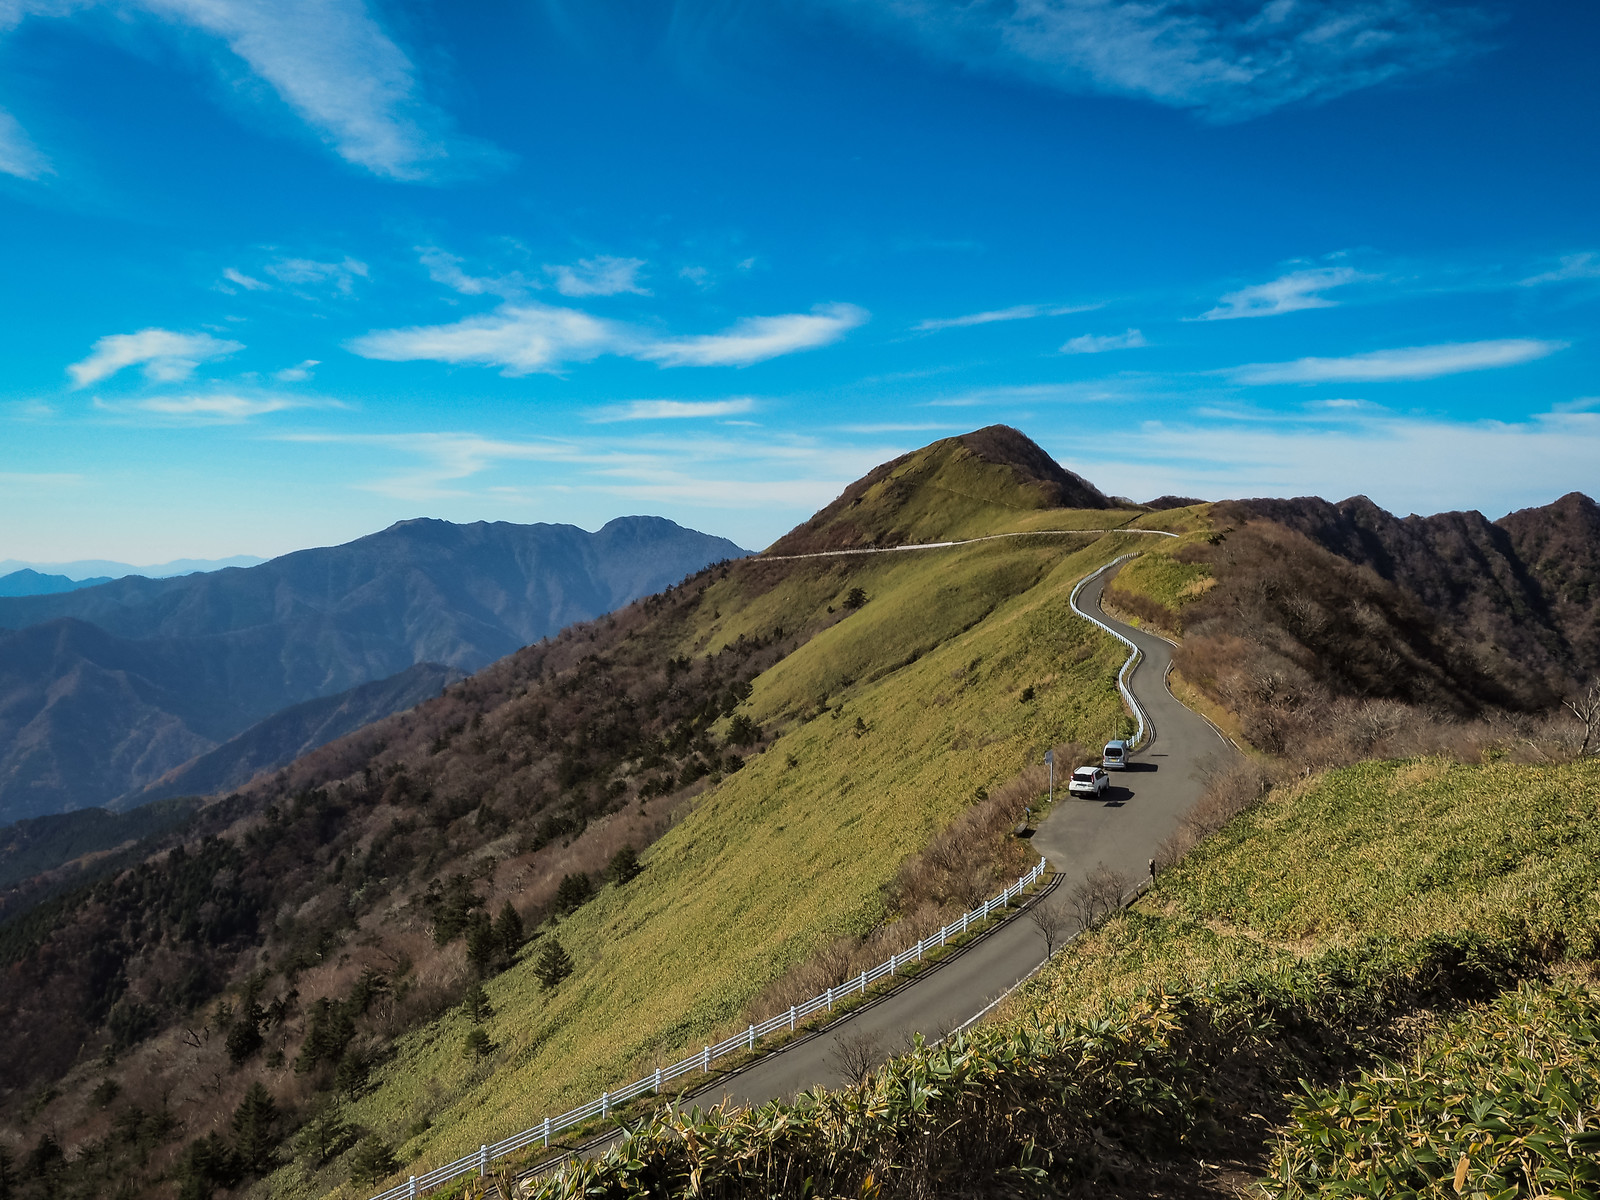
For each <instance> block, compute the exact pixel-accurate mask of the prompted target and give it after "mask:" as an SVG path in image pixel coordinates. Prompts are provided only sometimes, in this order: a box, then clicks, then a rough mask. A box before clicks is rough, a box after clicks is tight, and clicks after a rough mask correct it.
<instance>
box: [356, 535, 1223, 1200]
mask: <svg viewBox="0 0 1600 1200" xmlns="http://www.w3.org/2000/svg"><path fill="white" fill-rule="evenodd" d="M1062 532H1068V531H1064V530H1042V531H1039V533H1041V534H1049V533H1062ZM1074 532H1075V531H1074ZM1084 532H1099V531H1084ZM1126 532H1135V533H1142V532H1154V531H1149V530H1131V531H1126ZM1167 536H1171V535H1170V534H1169V535H1167ZM969 540H972V541H986V540H989V539H987V538H978V539H969ZM964 544H966V543H965V542H949V543H930V544H922V545H911V546H903V547H883V548H874V549H871V550H867V551H831V552H824V553H821V554H817V555H796V556H793V557H827V556H829V555H836V554H841V553H845V554H854V553H863V552H864V553H887V552H891V551H894V550H925V549H937V548H941V547H943V546H947V545H964ZM1126 557H1132V556H1131V555H1129V556H1126ZM1122 561H1124V560H1122V559H1119V560H1117V562H1115V563H1113V564H1111V565H1110V566H1109V567H1107V568H1102V569H1101V570H1100V571H1097V572H1095V573H1094V574H1093V575H1091V576H1089V578H1087V579H1086V580H1083V581H1082V582H1080V583H1079V585H1078V586H1077V588H1076V589H1075V590H1074V593H1073V597H1072V606H1073V608H1074V609H1075V610H1076V611H1077V612H1078V613H1079V615H1080V616H1082V617H1084V618H1085V619H1087V620H1090V621H1093V622H1095V623H1096V624H1097V625H1100V626H1101V627H1102V628H1104V629H1107V630H1108V631H1110V632H1112V633H1114V634H1115V635H1116V636H1117V637H1118V638H1119V639H1121V640H1122V641H1123V642H1124V643H1126V644H1127V645H1129V646H1132V647H1135V648H1137V650H1138V651H1139V657H1138V659H1137V661H1136V662H1135V664H1134V666H1133V668H1132V670H1131V671H1130V670H1129V669H1128V668H1127V667H1124V669H1123V672H1122V673H1121V675H1119V685H1120V686H1122V687H1123V689H1124V695H1125V697H1128V698H1129V699H1130V700H1131V702H1132V703H1133V704H1134V705H1135V707H1136V709H1138V710H1139V713H1138V715H1139V716H1140V717H1141V724H1142V727H1143V729H1144V731H1145V741H1144V744H1143V745H1142V746H1141V747H1140V749H1139V750H1138V751H1137V752H1135V753H1134V755H1133V756H1132V759H1131V761H1130V763H1129V766H1128V768H1127V769H1126V770H1124V771H1120V772H1113V773H1112V781H1113V786H1112V787H1111V789H1110V790H1109V791H1108V792H1106V793H1105V794H1104V795H1103V796H1102V797H1101V798H1100V799H1097V800H1079V799H1077V798H1072V797H1066V796H1064V797H1063V798H1062V799H1061V800H1060V801H1059V802H1058V803H1057V804H1056V806H1055V808H1054V810H1053V811H1052V812H1051V813H1050V815H1049V817H1048V818H1046V819H1045V820H1044V821H1042V822H1040V824H1039V828H1038V830H1037V831H1036V832H1035V834H1034V837H1033V845H1034V848H1035V849H1036V850H1038V851H1039V853H1041V854H1042V855H1044V856H1045V857H1047V858H1048V859H1049V860H1050V863H1051V865H1052V866H1054V867H1055V869H1056V872H1057V880H1056V884H1055V886H1054V887H1053V888H1052V889H1050V890H1048V891H1047V892H1045V893H1044V894H1042V895H1040V896H1038V897H1037V898H1035V899H1034V900H1033V901H1032V903H1035V904H1044V905H1051V906H1054V907H1055V908H1057V909H1058V910H1061V911H1062V912H1063V914H1064V913H1065V910H1066V909H1067V907H1068V906H1069V904H1070V897H1071V895H1072V892H1073V889H1074V888H1075V887H1076V886H1077V885H1078V884H1079V883H1081V882H1083V881H1084V880H1086V879H1087V878H1088V876H1089V874H1090V872H1092V871H1093V870H1095V868H1096V867H1098V866H1099V865H1101V864H1104V865H1106V866H1107V867H1110V868H1111V869H1112V870H1114V871H1117V872H1119V873H1120V874H1122V875H1124V876H1126V877H1127V878H1128V880H1129V881H1130V883H1131V882H1133V881H1137V880H1140V879H1142V878H1144V877H1145V876H1146V875H1147V873H1148V865H1147V864H1148V863H1149V862H1150V860H1151V859H1152V858H1154V857H1155V855H1156V853H1157V851H1158V849H1159V847H1160V845H1161V843H1162V842H1163V841H1164V840H1165V839H1166V838H1167V837H1168V836H1169V835H1171V834H1172V833H1173V831H1174V830H1176V829H1177V827H1178V822H1179V820H1180V818H1181V817H1182V815H1183V813H1184V812H1185V811H1186V810H1187V809H1188V808H1189V806H1190V805H1191V804H1193V803H1194V801H1195V800H1196V799H1197V798H1198V795H1199V792H1200V784H1199V782H1198V781H1197V779H1196V776H1195V767H1196V766H1198V765H1199V764H1200V763H1202V762H1203V761H1205V760H1206V759H1207V758H1209V757H1213V756H1216V755H1219V754H1223V755H1226V754H1231V753H1234V752H1235V751H1234V749H1233V747H1232V744H1231V743H1230V742H1229V741H1228V740H1227V739H1226V738H1224V737H1223V735H1222V734H1221V733H1220V732H1218V731H1217V730H1216V729H1215V728H1214V727H1213V726H1212V725H1211V724H1210V723H1209V722H1207V721H1206V720H1205V719H1204V718H1203V717H1200V716H1198V715H1196V714H1195V713H1193V712H1191V711H1190V710H1189V709H1187V708H1185V707H1184V706H1183V705H1182V704H1180V703H1179V702H1178V700H1177V699H1176V698H1175V697H1174V696H1173V695H1172V693H1171V692H1170V691H1169V690H1168V688H1167V684H1166V680H1167V673H1168V672H1169V671H1170V670H1171V667H1172V644H1171V643H1169V642H1167V641H1166V640H1165V639H1163V638H1160V637H1156V636H1154V635H1152V634H1149V633H1145V632H1143V631H1142V630H1138V629H1134V628H1132V627H1131V626H1128V625H1124V624H1123V623H1122V622H1120V621H1114V620H1112V619H1111V618H1110V617H1108V616H1106V615H1105V613H1104V612H1103V611H1102V610H1101V607H1100V600H1101V594H1102V593H1103V591H1104V589H1105V585H1106V584H1107V583H1108V582H1109V581H1110V580H1111V579H1112V578H1114V577H1115V575H1116V571H1117V569H1118V568H1119V567H1120V565H1121V563H1122ZM1130 653H1131V651H1130ZM1059 782H1060V784H1061V785H1062V787H1063V788H1064V787H1065V780H1061V781H1059ZM1045 961H1046V954H1045V942H1044V936H1043V934H1041V933H1040V931H1039V928H1038V927H1037V926H1036V925H1035V924H1034V923H1033V922H1032V921H1031V920H1029V919H1028V918H1027V917H1026V916H1020V915H1019V916H1016V917H1013V918H1011V919H1010V920H1008V921H1006V922H1004V923H1003V924H1001V925H999V926H997V927H995V928H994V929H993V930H991V931H990V932H988V933H987V934H985V935H984V936H982V937H980V938H978V939H977V940H975V941H973V942H971V943H969V944H968V945H967V946H965V947H963V948H962V949H960V950H959V951H957V952H956V953H954V954H952V955H951V956H949V957H948V958H945V959H943V960H941V961H940V962H939V963H938V964H936V965H935V966H933V967H931V968H930V969H928V970H926V971H925V972H923V973H921V974H919V975H917V976H915V977H913V978H912V979H911V980H909V981H907V982H906V983H905V984H903V985H901V986H900V987H899V988H897V989H895V990H894V991H891V992H889V993H887V994H885V995H883V996H880V997H878V998H876V999H874V1000H872V1001H871V1002H870V1003H868V1004H866V1005H863V1006H862V1007H861V1008H858V1009H856V1010H855V1011H854V1012H852V1013H851V1014H849V1015H848V1016H845V1017H841V1018H840V1019H839V1020H838V1021H836V1022H834V1023H833V1024H831V1025H829V1026H827V1027H825V1028H823V1029H821V1030H818V1031H817V1032H815V1033H813V1034H810V1035H808V1036H806V1037H803V1038H801V1039H800V1040H798V1041H795V1042H792V1043H790V1044H789V1045H788V1046H786V1047H784V1048H783V1049H781V1050H777V1051H774V1052H773V1053H770V1054H767V1055H765V1056H763V1057H761V1058H758V1059H756V1060H755V1061H754V1062H752V1063H750V1064H749V1065H748V1066H746V1067H743V1068H741V1069H739V1070H737V1071H734V1072H731V1073H729V1074H727V1075H721V1076H719V1077H717V1078H716V1079H715V1080H714V1081H713V1082H712V1083H710V1084H709V1085H708V1086H707V1087H705V1088H702V1089H701V1090H700V1091H698V1092H695V1093H693V1094H691V1095H689V1096H686V1097H683V1102H686V1103H688V1104H695V1105H699V1106H701V1107H705V1106H707V1105H708V1104H712V1103H716V1102H719V1101H726V1102H728V1103H730V1104H735V1105H758V1104H763V1103H766V1102H767V1101H769V1100H779V1099H781V1100H787V1099H792V1098H793V1097H794V1096H795V1095H796V1094H797V1093H799V1092H801V1091H804V1090H806V1089H807V1088H813V1087H838V1086H841V1085H842V1084H844V1083H846V1082H847V1080H846V1078H845V1075H846V1071H845V1068H844V1066H843V1059H844V1057H845V1055H844V1054H843V1053H842V1051H844V1050H845V1046H844V1045H843V1043H845V1042H847V1041H848V1042H850V1043H852V1044H853V1045H852V1047H851V1049H852V1050H853V1051H858V1052H859V1051H862V1050H864V1049H866V1048H868V1047H870V1048H871V1052H872V1053H874V1054H875V1055H876V1056H877V1057H878V1058H879V1059H880V1060H881V1059H882V1058H887V1057H889V1056H890V1055H892V1054H895V1053H897V1052H899V1051H901V1050H903V1049H905V1048H907V1047H908V1046H909V1045H910V1044H911V1041H912V1039H913V1037H915V1036H916V1035H917V1034H921V1035H922V1036H923V1037H925V1038H927V1039H928V1040H930V1041H933V1040H937V1039H939V1038H942V1037H944V1036H946V1035H948V1034H949V1033H951V1032H953V1031H955V1030H958V1029H962V1028H965V1027H966V1026H968V1025H970V1024H972V1023H973V1022H975V1021H977V1020H978V1019H980V1018H981V1017H983V1016H984V1015H985V1014H986V1013H988V1012H989V1011H990V1010H991V1009H993V1008H994V1006H995V1005H996V1004H997V1003H998V1002H999V1001H1000V1000H1001V999H1003V998H1004V997H1005V996H1007V995H1009V994H1010V993H1011V992H1012V991H1013V990H1015V988H1016V987H1017V985H1018V984H1019V983H1021V982H1022V981H1023V980H1025V979H1027V978H1028V977H1029V976H1030V975H1032V974H1034V972H1036V971H1037V970H1038V969H1039V968H1040V967H1041V966H1043V965H1044V963H1045ZM852 1056H853V1055H852ZM618 1136H619V1131H617V1130H615V1129H613V1130H610V1131H608V1132H606V1133H603V1134H601V1135H599V1136H598V1137H593V1138H591V1139H589V1140H588V1141H586V1142H583V1143H582V1144H580V1145H577V1146H572V1147H570V1149H568V1151H567V1152H566V1153H565V1154H563V1155H561V1156H560V1157H558V1158H556V1159H552V1160H550V1161H548V1162H546V1163H543V1164H541V1165H540V1166H539V1167H536V1168H534V1170H533V1171H531V1172H528V1174H530V1175H534V1174H543V1173H544V1172H546V1171H549V1170H552V1169H554V1168H556V1167H558V1166H559V1165H560V1164H561V1163H562V1162H563V1161H566V1160H568V1159H570V1158H571V1157H573V1156H575V1155H578V1156H582V1155H589V1154H595V1153H598V1152H600V1151H601V1150H603V1149H604V1148H605V1147H606V1146H607V1145H609V1144H611V1143H613V1142H615V1141H616V1139H617V1138H618ZM462 1161H463V1162H470V1161H471V1160H470V1158H469V1159H464V1160H462ZM467 1169H471V1168H470V1167H469V1168H467ZM412 1182H413V1184H415V1183H416V1182H417V1181H416V1180H413V1181H412ZM384 1194H385V1195H388V1194H389V1193H384ZM394 1194H396V1195H399V1194H402V1193H401V1192H400V1191H399V1190H398V1189H397V1190H395V1192H394ZM413 1194H415V1193H413Z"/></svg>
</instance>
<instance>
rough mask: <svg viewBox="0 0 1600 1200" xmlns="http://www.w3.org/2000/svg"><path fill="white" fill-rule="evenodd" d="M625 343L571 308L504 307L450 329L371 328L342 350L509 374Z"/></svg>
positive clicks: (621, 332)
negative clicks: (371, 329)
mask: <svg viewBox="0 0 1600 1200" xmlns="http://www.w3.org/2000/svg"><path fill="white" fill-rule="evenodd" d="M626 341H627V332H626V330H625V329H624V328H623V327H622V326H620V325H618V324H616V323H615V322H611V321H604V320H601V319H600V318H598V317H592V316H590V315H589V314H588V313H583V312H579V311H577V310H576V309H572V308H556V307H553V306H551V305H547V304H515V305H513V304H507V305H503V306H501V307H500V308H499V309H497V310H496V311H494V312H492V313H485V314H483V315H481V316H476V317H468V318H466V319H465V320H463V321H457V322H455V323H454V324H450V325H422V326H414V327H412V328H410V329H382V330H375V331H373V332H372V333H369V334H366V335H364V336H362V337H358V338H355V339H354V340H353V341H351V342H349V343H347V346H348V348H349V349H350V350H352V351H353V352H354V353H356V354H359V355H361V357H363V358H376V359H381V360H383V361H385V362H417V361H422V360H429V361H433V362H446V363H471V364H475V365H477V366H484V367H500V368H501V374H503V375H513V376H514V375H527V374H530V373H532V372H534V371H553V370H556V369H558V368H559V367H560V366H561V365H562V364H563V363H569V362H588V361H589V360H591V359H594V358H597V357H598V356H600V355H602V354H605V353H608V352H612V351H614V350H615V349H616V348H617V347H618V346H619V345H621V344H625V343H626Z"/></svg>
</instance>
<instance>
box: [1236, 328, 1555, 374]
mask: <svg viewBox="0 0 1600 1200" xmlns="http://www.w3.org/2000/svg"><path fill="white" fill-rule="evenodd" d="M1566 347H1567V343H1566V342H1552V341H1541V340H1539V339H1537V338H1501V339H1498V340H1495V341H1485V342H1446V343H1443V344H1441V345H1437V346H1406V347H1403V348H1400V349H1397V350H1374V351H1372V352H1371V353H1368V354H1351V355H1348V356H1346V357H1344V358H1298V359H1295V360H1294V361H1293V362H1278V363H1248V364H1246V365H1245V366H1242V367H1234V368H1232V369H1231V370H1229V371H1227V372H1225V374H1227V375H1229V376H1231V377H1232V379H1233V380H1234V382H1236V383H1244V384H1269V383H1381V382H1389V381H1394V380H1405V379H1434V378H1437V377H1438V376H1440V375H1459V374H1461V373H1463V372H1465V371H1485V370H1490V369H1492V368H1495V367H1514V366H1516V365H1517V364H1519V363H1525V362H1532V361H1533V360H1534V359H1539V358H1544V357H1545V356H1546V355H1549V354H1554V353H1555V352H1556V351H1558V350H1564V349H1566Z"/></svg>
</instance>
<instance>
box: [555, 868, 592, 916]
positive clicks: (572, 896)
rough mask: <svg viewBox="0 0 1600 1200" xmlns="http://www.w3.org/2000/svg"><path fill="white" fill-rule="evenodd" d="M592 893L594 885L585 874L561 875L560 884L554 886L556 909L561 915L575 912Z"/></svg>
mask: <svg viewBox="0 0 1600 1200" xmlns="http://www.w3.org/2000/svg"><path fill="white" fill-rule="evenodd" d="M593 894H594V885H593V884H592V883H590V882H589V877H588V876H587V875H585V874H583V873H581V872H580V873H578V874H576V875H563V876H562V877H561V883H560V885H559V886H557V888H556V911H557V912H558V913H560V914H561V915H562V916H563V917H564V916H566V915H567V914H568V913H572V912H576V911H577V910H578V909H580V908H581V907H583V905H584V904H585V903H587V902H588V899H589V897H590V896H592V895H593Z"/></svg>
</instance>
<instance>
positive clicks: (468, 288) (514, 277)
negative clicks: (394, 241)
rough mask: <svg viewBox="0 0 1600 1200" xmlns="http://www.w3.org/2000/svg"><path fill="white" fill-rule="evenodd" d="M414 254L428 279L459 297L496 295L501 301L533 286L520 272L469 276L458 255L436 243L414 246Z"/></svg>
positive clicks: (521, 294)
mask: <svg viewBox="0 0 1600 1200" xmlns="http://www.w3.org/2000/svg"><path fill="white" fill-rule="evenodd" d="M417 254H418V256H419V258H420V259H421V262H422V265H423V266H425V267H426V268H428V278H430V279H432V280H433V281H434V282H435V283H442V284H444V285H445V287H447V288H450V289H451V290H453V291H457V292H460V293H461V294H462V295H463V296H499V297H500V298H501V299H503V300H515V299H517V298H518V297H519V296H523V295H525V294H526V293H527V292H528V291H529V290H530V289H531V288H532V287H533V286H535V285H533V284H530V283H529V282H528V281H527V280H526V279H524V278H523V276H522V272H520V271H511V272H508V273H507V274H504V275H469V274H467V272H466V270H465V269H464V268H463V267H462V265H461V263H462V260H461V259H460V258H459V257H457V256H456V255H454V254H449V253H447V252H445V251H443V250H440V249H439V248H438V247H437V246H418V247H417Z"/></svg>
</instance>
